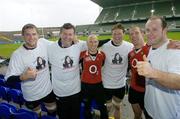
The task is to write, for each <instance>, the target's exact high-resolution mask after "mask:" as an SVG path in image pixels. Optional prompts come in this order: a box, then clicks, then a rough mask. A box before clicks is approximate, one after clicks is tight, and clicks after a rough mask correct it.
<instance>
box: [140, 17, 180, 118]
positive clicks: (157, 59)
mask: <svg viewBox="0 0 180 119" xmlns="http://www.w3.org/2000/svg"><path fill="white" fill-rule="evenodd" d="M145 27H146V34H147V38H148V43H149V44H150V45H152V47H151V48H150V51H149V55H148V57H147V58H146V57H145V56H144V57H143V59H144V61H141V62H138V63H137V70H138V73H139V75H143V76H145V77H146V91H145V109H146V111H147V112H148V114H149V115H150V116H151V117H152V118H153V119H180V63H179V61H180V52H179V50H175V49H167V46H168V43H169V39H168V38H167V23H166V21H165V20H164V19H163V18H161V17H158V16H152V17H151V18H149V20H148V21H147V23H146V26H145Z"/></svg>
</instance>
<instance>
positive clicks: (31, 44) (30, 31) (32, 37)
mask: <svg viewBox="0 0 180 119" xmlns="http://www.w3.org/2000/svg"><path fill="white" fill-rule="evenodd" d="M23 37H24V40H25V46H26V47H28V48H35V47H36V46H37V41H38V39H39V35H38V33H37V30H36V28H27V29H25V30H24V32H23Z"/></svg>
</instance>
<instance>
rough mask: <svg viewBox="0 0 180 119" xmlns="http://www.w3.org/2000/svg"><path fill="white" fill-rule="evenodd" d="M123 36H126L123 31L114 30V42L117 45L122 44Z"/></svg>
mask: <svg viewBox="0 0 180 119" xmlns="http://www.w3.org/2000/svg"><path fill="white" fill-rule="evenodd" d="M123 36H124V33H123V30H122V29H114V30H113V31H112V41H113V42H114V43H115V44H117V45H118V44H121V42H122V39H123Z"/></svg>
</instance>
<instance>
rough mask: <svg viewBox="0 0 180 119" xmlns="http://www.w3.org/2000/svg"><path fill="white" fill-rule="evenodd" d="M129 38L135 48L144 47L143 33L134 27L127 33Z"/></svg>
mask: <svg viewBox="0 0 180 119" xmlns="http://www.w3.org/2000/svg"><path fill="white" fill-rule="evenodd" d="M129 37H130V39H131V42H132V44H133V45H134V46H135V47H136V46H140V45H144V38H143V33H142V32H141V30H140V28H138V27H134V28H132V29H130V31H129Z"/></svg>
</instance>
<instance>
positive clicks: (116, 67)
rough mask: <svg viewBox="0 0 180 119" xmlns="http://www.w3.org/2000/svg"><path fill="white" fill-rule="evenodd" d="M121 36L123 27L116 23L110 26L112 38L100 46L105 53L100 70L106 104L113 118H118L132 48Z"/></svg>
mask: <svg viewBox="0 0 180 119" xmlns="http://www.w3.org/2000/svg"><path fill="white" fill-rule="evenodd" d="M123 36H124V27H123V26H122V25H121V24H120V23H118V24H116V25H114V26H113V27H112V40H110V41H109V42H107V43H106V44H104V45H103V46H102V51H103V52H104V53H105V55H106V59H105V64H104V67H103V71H102V80H103V85H104V88H105V94H106V106H107V109H108V111H109V116H113V117H115V119H120V112H121V111H120V107H121V101H122V99H123V98H124V95H125V85H126V73H127V67H128V53H129V52H130V51H131V50H132V48H133V45H132V44H131V43H129V42H127V41H124V40H123ZM118 56H119V57H118ZM114 57H115V60H114Z"/></svg>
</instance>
